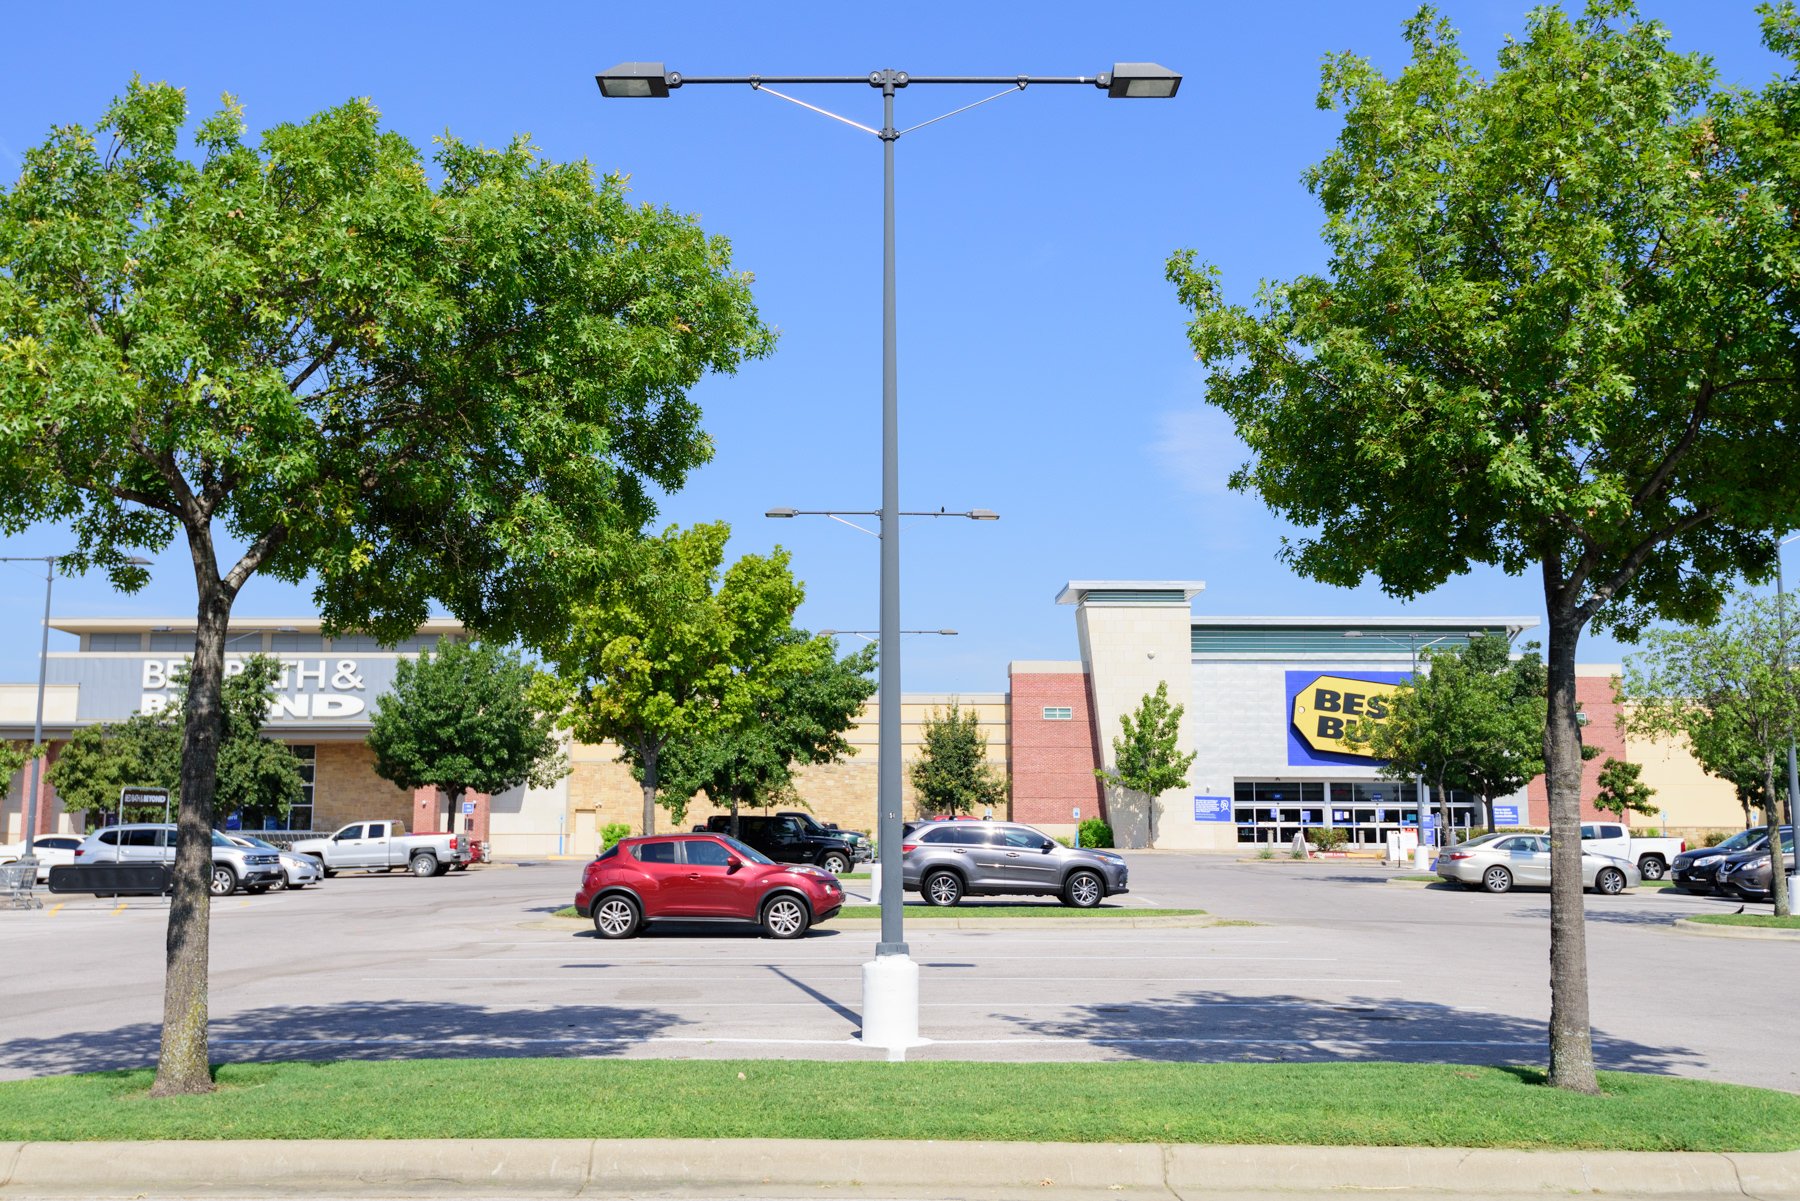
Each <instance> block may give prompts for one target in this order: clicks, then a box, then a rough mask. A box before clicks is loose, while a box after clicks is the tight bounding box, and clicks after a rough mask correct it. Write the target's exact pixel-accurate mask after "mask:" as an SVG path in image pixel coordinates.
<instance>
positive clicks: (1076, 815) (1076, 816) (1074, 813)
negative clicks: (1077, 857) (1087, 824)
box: [1069, 805, 1081, 851]
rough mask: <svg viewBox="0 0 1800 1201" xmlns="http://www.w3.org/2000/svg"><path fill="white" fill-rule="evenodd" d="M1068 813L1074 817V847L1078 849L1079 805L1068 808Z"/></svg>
mask: <svg viewBox="0 0 1800 1201" xmlns="http://www.w3.org/2000/svg"><path fill="white" fill-rule="evenodd" d="M1069 815H1070V816H1071V817H1073V818H1074V819H1075V849H1076V850H1078V851H1079V850H1080V849H1081V806H1080V805H1077V806H1075V808H1074V809H1072V810H1070V813H1069Z"/></svg>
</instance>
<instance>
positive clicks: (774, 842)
mask: <svg viewBox="0 0 1800 1201" xmlns="http://www.w3.org/2000/svg"><path fill="white" fill-rule="evenodd" d="M697 828H700V829H704V830H706V831H707V832H708V833H712V834H729V833H731V815H730V814H729V813H719V814H715V815H714V816H713V817H712V818H710V819H708V821H707V823H706V825H705V826H704V827H697ZM737 836H738V838H739V839H741V840H742V841H743V842H745V843H747V844H749V845H750V846H753V847H755V848H756V849H757V850H759V851H761V852H762V853H763V854H765V855H767V856H768V857H769V858H771V859H773V860H775V862H777V863H811V864H814V865H815V866H818V867H822V868H824V869H825V870H826V871H828V872H830V873H831V874H832V875H834V876H841V875H843V874H844V873H845V872H848V871H849V870H850V866H851V864H853V863H855V862H856V851H855V850H854V849H853V848H852V847H851V845H850V844H849V843H848V842H847V841H845V840H844V839H843V838H840V837H838V836H836V835H834V834H829V833H827V834H811V833H808V832H807V829H806V827H805V826H803V825H801V824H800V823H799V822H798V821H796V820H795V819H794V818H792V817H786V816H781V815H777V816H774V817H768V816H764V815H762V814H758V815H756V816H754V817H751V816H748V815H743V814H740V815H739V817H738V834H737Z"/></svg>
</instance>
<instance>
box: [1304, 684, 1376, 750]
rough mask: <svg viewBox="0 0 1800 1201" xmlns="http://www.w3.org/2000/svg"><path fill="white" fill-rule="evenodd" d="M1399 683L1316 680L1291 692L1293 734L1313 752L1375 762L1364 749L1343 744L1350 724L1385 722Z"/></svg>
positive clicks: (1354, 745)
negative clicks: (1292, 695) (1292, 698)
mask: <svg viewBox="0 0 1800 1201" xmlns="http://www.w3.org/2000/svg"><path fill="white" fill-rule="evenodd" d="M1400 687H1401V685H1400V684H1398V683H1387V682H1384V681H1379V680H1358V679H1353V678H1351V677H1349V676H1316V677H1314V678H1313V679H1312V680H1311V681H1309V682H1307V683H1306V684H1304V685H1302V686H1301V687H1299V688H1297V689H1295V690H1294V712H1293V721H1294V732H1295V733H1296V734H1298V735H1299V736H1300V738H1301V740H1302V741H1303V742H1305V743H1306V745H1307V746H1309V747H1311V748H1312V749H1313V750H1314V751H1316V752H1324V753H1329V754H1333V755H1353V756H1355V757H1356V758H1359V759H1374V758H1375V757H1376V756H1374V755H1371V754H1370V753H1369V749H1368V747H1366V746H1358V745H1357V744H1355V743H1351V742H1346V741H1344V734H1345V731H1346V729H1347V728H1348V727H1349V725H1350V724H1351V723H1352V722H1356V721H1373V722H1381V721H1385V720H1387V715H1388V710H1389V703H1390V698H1392V697H1393V695H1394V693H1395V692H1397V691H1399V689H1400Z"/></svg>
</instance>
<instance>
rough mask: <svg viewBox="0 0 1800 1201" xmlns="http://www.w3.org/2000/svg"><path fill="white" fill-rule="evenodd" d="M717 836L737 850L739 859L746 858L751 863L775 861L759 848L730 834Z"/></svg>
mask: <svg viewBox="0 0 1800 1201" xmlns="http://www.w3.org/2000/svg"><path fill="white" fill-rule="evenodd" d="M717 838H718V840H719V841H720V842H722V843H724V844H725V845H726V846H728V847H730V848H731V849H732V850H733V851H735V852H737V857H738V858H739V859H743V860H746V861H748V862H750V863H774V862H775V861H774V860H773V859H771V858H769V857H768V856H767V855H765V854H763V853H762V852H761V851H759V850H757V849H756V848H755V847H751V846H745V845H744V844H743V843H741V842H739V841H738V840H737V839H735V838H733V837H732V836H731V835H729V834H720V835H717Z"/></svg>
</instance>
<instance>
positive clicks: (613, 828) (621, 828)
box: [600, 822, 631, 850]
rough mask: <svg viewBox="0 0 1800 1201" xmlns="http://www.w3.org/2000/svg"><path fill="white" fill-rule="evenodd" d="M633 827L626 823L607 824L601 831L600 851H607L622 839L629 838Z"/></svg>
mask: <svg viewBox="0 0 1800 1201" xmlns="http://www.w3.org/2000/svg"><path fill="white" fill-rule="evenodd" d="M630 834H631V827H630V826H628V825H626V824H625V823H624V822H607V823H606V825H604V826H602V827H601V829H600V849H601V850H605V849H606V848H607V847H610V846H612V845H613V844H614V843H616V842H618V841H619V839H621V838H626V837H629V836H630Z"/></svg>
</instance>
